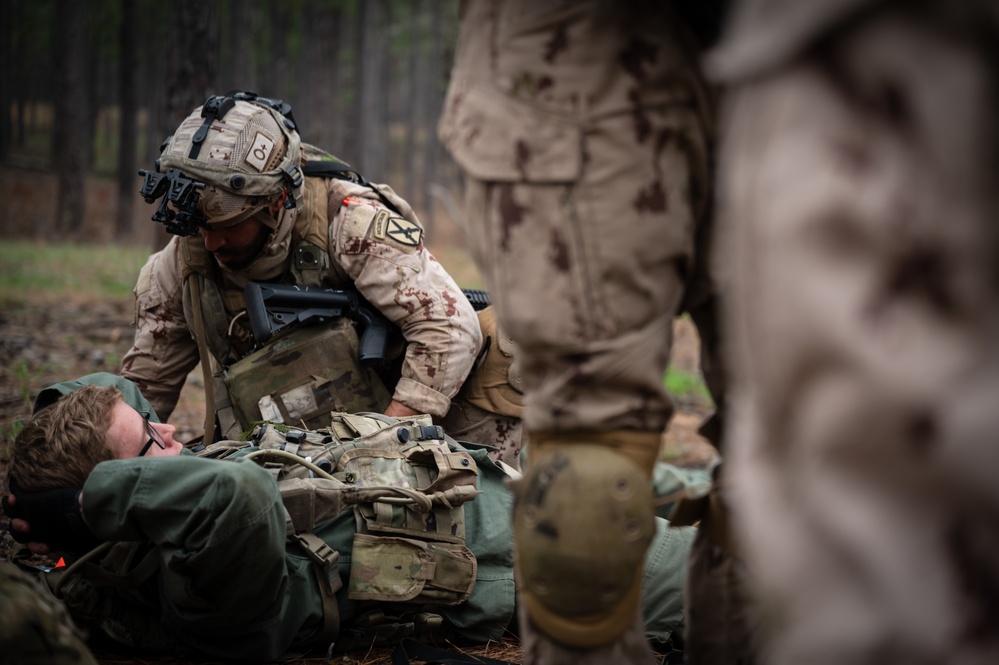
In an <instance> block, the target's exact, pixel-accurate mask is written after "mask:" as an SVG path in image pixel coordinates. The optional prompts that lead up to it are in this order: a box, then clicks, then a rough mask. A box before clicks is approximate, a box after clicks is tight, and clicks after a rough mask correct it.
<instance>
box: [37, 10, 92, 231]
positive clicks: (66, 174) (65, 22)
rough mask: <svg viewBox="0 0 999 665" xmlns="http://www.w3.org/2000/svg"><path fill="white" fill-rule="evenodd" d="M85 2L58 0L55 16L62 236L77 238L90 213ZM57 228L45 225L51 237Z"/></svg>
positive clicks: (59, 226)
mask: <svg viewBox="0 0 999 665" xmlns="http://www.w3.org/2000/svg"><path fill="white" fill-rule="evenodd" d="M85 4H86V3H85V2H84V0H59V1H58V2H57V3H56V11H55V13H54V18H53V20H54V22H55V26H54V33H55V35H56V43H57V44H58V45H59V46H60V48H58V49H57V53H58V55H57V56H56V71H57V80H58V81H59V86H58V89H57V91H56V95H55V97H56V134H55V142H54V148H55V150H54V162H55V164H56V170H57V182H58V185H57V186H58V190H57V193H56V219H55V220H53V221H54V227H55V228H54V230H55V232H56V235H57V236H58V237H60V238H66V237H78V236H79V234H80V233H81V232H82V230H83V213H84V210H85V200H84V196H85V191H84V186H83V185H84V179H85V177H84V176H85V173H84V169H85V161H84V157H85V152H84V141H85V140H86V136H85V134H86V125H85V122H86V117H85V113H86V83H85V78H86V71H85V67H86V62H87V60H86V38H87V35H86V7H85ZM52 226H53V224H52V223H49V224H43V225H41V227H40V230H41V231H42V235H43V236H44V237H51V235H52V234H51V231H52V230H53V229H52Z"/></svg>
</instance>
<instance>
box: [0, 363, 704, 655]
mask: <svg viewBox="0 0 999 665" xmlns="http://www.w3.org/2000/svg"><path fill="white" fill-rule="evenodd" d="M98 376H104V377H107V376H108V375H98ZM89 380H90V379H88V378H87V377H85V378H84V379H81V380H80V381H79V382H73V383H70V384H60V386H56V387H54V388H53V389H54V390H57V391H58V392H64V391H70V392H68V394H66V395H64V396H62V397H59V399H58V400H56V401H55V403H54V404H53V405H51V406H48V407H46V408H43V409H42V410H40V411H38V412H37V413H36V414H35V416H34V417H33V418H32V419H31V420H30V421H29V422H28V423H27V424H26V425H25V427H24V429H23V430H22V432H21V433H20V434H19V435H18V437H17V440H16V441H15V443H14V450H13V456H12V463H11V466H10V469H9V480H10V483H11V487H12V488H16V490H15V492H16V494H17V495H18V496H19V497H20V498H21V501H20V502H17V501H16V500H15V502H14V503H13V505H10V501H9V500H7V501H5V510H6V511H7V512H8V514H11V516H12V517H19V518H22V519H27V521H28V522H29V524H30V528H31V529H32V531H31V536H32V539H33V540H42V541H48V542H50V544H51V545H53V548H55V547H58V548H61V549H63V550H67V551H73V550H75V551H76V553H78V554H82V553H83V552H84V551H86V550H88V549H89V548H90V547H91V546H93V545H95V544H97V545H99V548H98V549H97V550H95V551H94V552H92V554H91V555H90V556H93V557H94V559H95V560H96V561H99V562H100V568H98V567H97V566H96V565H93V564H91V563H83V564H82V565H81V566H78V567H76V568H74V569H73V570H71V571H69V572H64V573H61V574H60V573H50V574H49V575H47V576H46V578H47V579H48V583H49V585H50V586H51V587H52V588H53V589H54V591H55V592H56V594H57V595H59V596H61V597H62V598H63V600H64V601H65V602H66V604H67V606H68V607H69V609H70V611H71V613H73V614H74V617H75V618H76V619H77V620H78V621H80V622H81V623H83V624H84V625H85V626H87V627H90V628H96V627H99V628H100V629H102V630H104V632H106V633H108V634H109V635H110V636H111V637H113V638H114V639H116V640H118V641H120V642H122V643H125V644H128V645H131V646H135V647H139V648H142V649H148V650H156V651H167V652H175V653H177V652H179V653H188V654H201V655H205V656H212V657H225V658H236V659H254V660H270V659H275V658H278V657H280V656H282V655H284V654H286V653H287V652H289V651H299V650H304V649H308V648H311V647H314V646H319V645H322V647H323V648H324V649H325V648H326V647H327V646H329V645H330V643H331V642H332V643H334V644H335V645H336V647H337V650H342V649H346V648H350V647H352V646H358V647H359V646H366V645H368V644H371V643H372V642H377V643H387V642H391V641H396V640H398V639H399V638H401V637H405V636H407V635H411V636H416V637H418V638H419V637H422V638H425V639H429V638H430V637H434V638H443V637H446V638H448V639H452V640H459V641H464V642H470V643H484V642H486V641H489V640H495V639H499V638H501V637H503V636H506V635H509V633H510V631H511V630H513V629H514V626H515V625H516V622H515V621H513V619H514V617H515V606H514V605H515V594H514V582H513V567H514V555H513V552H512V550H511V543H512V540H513V539H512V535H511V526H510V519H509V516H510V513H511V509H512V494H511V492H510V491H509V489H508V488H507V486H506V483H505V481H506V480H507V479H508V475H507V473H506V472H505V471H504V470H503V469H501V468H500V467H499V466H497V465H496V464H495V463H493V462H492V461H491V460H490V459H489V457H488V456H487V454H486V451H485V450H480V449H476V448H474V447H472V446H465V445H460V444H457V443H456V442H454V441H453V440H450V439H445V437H444V436H443V432H442V431H441V430H440V428H436V427H433V426H425V425H422V424H420V422H419V421H418V420H412V419H402V420H398V421H397V420H394V419H387V417H385V416H378V417H377V418H372V419H371V420H372V421H373V422H369V423H367V424H365V423H364V422H362V421H363V418H364V416H348V418H350V419H351V421H350V422H347V423H345V424H344V425H343V428H341V429H340V430H336V431H334V429H331V430H330V431H329V433H328V434H325V435H322V436H325V437H326V438H325V439H322V436H321V435H318V434H315V433H310V436H312V437H313V439H315V437H316V436H319V438H320V439H322V441H329V443H328V444H327V445H325V448H324V449H323V450H326V451H335V452H336V455H339V457H336V458H332V457H330V456H329V455H327V453H326V452H324V453H323V454H320V455H314V456H311V455H310V457H311V458H312V459H315V460H319V461H318V466H317V465H316V464H312V462H308V464H310V465H311V467H310V469H312V470H314V471H315V473H313V471H312V470H302V469H299V470H300V471H302V473H299V474H298V475H297V477H295V478H292V477H291V476H293V475H294V474H289V473H287V469H280V468H278V467H280V464H277V463H275V459H278V457H275V456H276V455H278V453H273V452H271V453H268V454H269V455H270V456H268V457H264V458H260V457H259V454H260V453H259V451H260V450H261V449H262V448H265V447H268V446H267V445H265V442H264V440H263V439H261V441H260V442H259V445H249V444H247V443H245V442H235V443H232V444H231V445H230V446H229V447H228V448H226V446H224V445H223V446H222V447H221V448H220V447H219V444H216V446H215V451H220V450H222V451H229V452H231V451H233V450H234V451H235V454H231V455H230V457H233V458H235V459H233V460H231V461H230V460H218V459H210V458H205V457H199V456H198V455H195V454H193V453H192V452H191V451H189V450H187V449H185V448H184V446H183V445H181V444H180V443H179V442H178V441H176V440H175V439H174V438H173V434H174V431H175V428H174V427H173V426H172V425H167V424H162V423H158V422H156V419H155V415H154V414H151V413H149V410H148V403H145V402H144V400H141V396H139V395H137V392H136V391H134V387H133V386H128V384H127V382H124V380H121V379H115V380H112V381H111V382H112V383H117V384H119V385H121V386H123V387H125V388H126V390H125V391H124V392H125V394H127V395H128V396H129V397H128V398H123V391H121V390H119V389H118V388H117V387H114V386H96V385H83V386H82V387H79V386H81V385H82V384H85V383H88V381H89ZM43 394H48V395H51V394H52V393H51V391H47V392H46V393H43ZM144 410H145V412H144ZM428 422H429V421H428ZM348 426H349V427H348ZM344 428H347V429H344ZM349 428H355V430H356V431H354V434H355V435H356V439H355V440H350V439H349V437H347V436H345V435H344V432H345V431H347V430H348V429H349ZM365 428H368V431H367V433H365V432H364V431H361V430H364V429H365ZM269 431H270V432H271V433H272V434H273V432H274V431H275V430H273V429H272V430H269ZM299 432H301V431H299ZM295 433H296V432H295V431H293V430H289V431H287V432H285V433H284V434H282V439H281V445H280V447H281V448H287V450H284V451H281V454H283V455H288V456H293V457H294V456H295V455H293V452H294V451H295V450H299V447H300V446H306V445H307V442H306V441H305V440H304V437H305V433H302V434H301V436H297V435H296V436H295V437H292V434H295ZM424 435H425V438H424V439H421V436H424ZM386 436H388V437H392V440H393V441H395V442H396V443H395V444H394V445H395V447H396V448H398V449H400V450H401V449H405V450H407V451H410V452H407V453H406V454H407V455H409V457H407V458H406V465H405V466H406V468H407V469H408V468H409V467H412V466H417V467H418V466H419V465H420V464H422V463H423V462H422V461H421V460H425V459H430V458H433V459H435V460H437V462H432V463H430V464H431V467H432V468H431V469H430V473H429V476H428V477H429V478H430V479H431V480H433V479H435V478H438V479H439V478H443V477H444V475H445V474H446V473H451V471H449V469H450V470H456V471H455V473H456V474H457V475H454V476H453V477H455V478H465V479H466V480H467V479H468V478H471V483H472V484H471V485H469V486H468V488H467V489H470V490H471V492H467V491H464V489H465V488H462V487H461V486H460V482H456V483H453V485H454V486H453V487H452V486H445V485H446V484H440V483H436V481H435V483H436V484H435V487H434V488H432V489H433V490H434V491H425V492H424V490H423V489H421V490H420V492H423V493H422V494H420V493H419V492H417V491H416V490H412V489H405V490H403V489H398V488H396V493H395V494H394V495H392V496H386V495H384V493H383V494H382V495H381V496H376V495H377V493H378V490H379V488H378V487H373V486H371V484H370V483H369V484H368V485H367V486H365V485H364V483H361V482H359V481H357V478H362V477H364V474H365V473H369V474H370V473H372V469H375V471H374V473H376V475H377V473H378V471H377V469H380V468H383V467H384V466H385V464H387V460H388V461H390V460H389V458H391V457H392V455H391V454H390V453H391V451H389V452H385V451H387V450H389V449H388V448H384V449H379V450H381V452H375V453H370V452H366V451H370V450H373V449H375V448H377V446H378V445H381V444H379V443H377V441H381V440H384V439H385V437H386ZM264 438H266V437H264ZM358 442H366V443H358ZM417 443H419V445H420V449H419V454H413V453H412V452H411V451H412V450H413V448H412V446H413V445H415V444H417ZM269 447H270V448H271V449H274V448H275V447H274V446H269ZM302 450H305V448H302ZM344 450H348V451H349V452H347V453H343V452H342V451H344ZM289 451H292V452H289ZM254 453H256V454H257V455H258V457H257V459H251V458H252V457H254ZM341 453H342V454H341ZM330 454H332V452H331V453H330ZM327 458H329V459H333V463H329V462H328V460H327ZM259 459H264V461H265V463H264V464H258V463H256V462H257V461H258V460H259ZM303 459H304V458H303ZM345 460H348V461H345ZM349 460H354V462H355V465H357V464H359V465H360V466H355V467H351V466H350V464H349ZM441 460H445V461H444V462H441ZM324 462H327V464H326V467H323V463H324ZM433 464H438V466H436V467H433V466H432V465H433ZM292 466H294V465H292ZM323 468H325V469H327V470H329V471H332V472H333V473H332V475H330V474H326V475H325V476H323V477H315V478H310V477H309V476H315V475H317V474H323V473H324V472H323V470H322V469H323ZM357 469H360V470H357ZM282 474H284V475H282ZM462 474H464V475H462ZM469 474H470V475H469ZM327 477H328V479H327ZM289 482H292V483H293V484H294V483H297V484H296V485H295V487H297V488H298V490H301V491H299V492H298V494H296V495H295V496H296V497H298V498H297V499H296V501H297V503H294V502H293V501H292V500H291V499H289V494H290V493H289V492H288V491H287V487H288V483H289ZM461 482H464V481H461ZM386 484H388V483H386ZM414 486H415V484H414ZM65 488H82V490H70V491H68V492H67V491H65ZM359 488H360V489H359ZM382 489H384V488H382ZM46 490H63V494H62V496H64V497H67V496H68V497H69V498H70V500H69V501H68V503H65V504H63V505H62V506H61V507H59V508H57V509H55V510H53V509H51V507H50V508H49V509H47V511H45V512H44V513H38V512H35V513H22V512H19V509H20V510H24V509H26V508H27V507H28V506H29V503H32V502H31V501H29V498H36V497H37V496H38V493H40V492H43V491H46ZM341 490H342V491H341ZM309 491H311V492H312V494H309ZM365 491H367V494H365ZM282 492H284V495H285V496H284V498H283V496H282ZM303 492H304V493H303ZM417 494H419V496H417ZM334 495H335V496H336V497H339V499H337V500H338V501H341V504H336V506H335V507H331V506H332V504H328V503H327V504H323V503H322V502H323V500H324V498H323V497H326V498H327V499H328V497H330V496H334ZM445 495H446V497H450V501H449V500H448V499H447V498H444V499H441V497H442V496H445ZM303 496H304V497H306V499H307V501H305V502H303V500H302V497H303ZM417 499H418V500H417ZM310 501H311V503H309V502H310ZM292 503H294V506H292V505H291V504H292ZM424 503H425V504H426V505H423V504H424ZM306 504H307V505H308V508H309V510H312V511H313V512H312V513H311V514H312V519H311V520H310V521H309V522H308V523H304V524H303V522H302V521H301V517H300V516H301V513H302V507H303V506H304V505H306ZM35 505H37V503H36V504H35ZM609 509H613V510H616V511H618V514H619V515H621V516H622V517H621V520H620V522H621V529H622V534H625V533H626V531H627V529H628V528H629V527H628V525H629V523H630V520H629V519H628V515H630V514H631V513H632V512H635V511H642V510H651V507H650V502H649V501H648V497H639V499H638V500H632V499H629V498H625V499H623V500H622V503H621V504H620V505H618V506H612V507H609ZM331 513H332V514H331ZM42 514H44V515H46V517H41V515H42ZM380 516H381V517H385V516H387V522H386V521H385V520H381V519H380ZM400 516H402V517H401V518H400ZM414 516H415V518H416V522H415V523H416V526H417V531H416V532H415V533H414V531H413V530H412V528H410V527H411V524H407V523H406V520H410V522H412V520H413V518H414ZM74 520H75V525H76V527H77V529H76V531H75V534H76V535H75V536H74V537H72V538H65V537H64V536H65V531H66V529H67V528H70V527H71V526H72V525H73V524H74ZM448 520H450V521H448ZM656 521H657V525H656V533H655V534H654V536H653V540H652V545H651V547H650V549H649V554H648V556H647V558H646V567H645V571H644V577H643V602H644V613H645V619H646V625H647V627H648V631H649V638H650V639H654V640H657V641H661V642H667V641H669V640H670V638H671V637H674V638H679V636H680V635H682V621H683V612H682V597H683V580H684V564H685V561H686V558H687V553H688V551H689V548H690V543H691V541H692V539H693V530H692V529H689V528H683V529H670V528H668V524H667V523H666V521H665V520H661V519H658V520H656ZM313 522H315V523H314V524H313ZM442 522H445V523H447V524H448V525H449V526H448V527H447V528H442ZM21 526H22V528H24V526H23V522H22V523H21ZM303 526H304V528H303ZM56 529H58V533H57V532H56ZM420 529H425V532H423V533H422V534H421V533H420ZM608 537H616V536H615V535H614V534H609V536H608ZM621 537H626V536H625V535H621ZM21 538H22V539H23V538H24V534H21ZM101 543H104V544H103V545H101ZM110 543H118V544H117V545H114V546H111V545H110ZM78 571H79V572H78ZM59 575H61V576H62V577H61V579H60V577H59ZM600 577H601V575H600V571H598V570H597V571H594V573H593V578H592V579H591V580H580V584H599V579H600Z"/></svg>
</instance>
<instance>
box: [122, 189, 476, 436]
mask: <svg viewBox="0 0 999 665" xmlns="http://www.w3.org/2000/svg"><path fill="white" fill-rule="evenodd" d="M313 181H316V179H308V180H307V183H313ZM318 182H319V183H320V184H319V185H318V187H319V190H318V191H317V192H316V195H315V196H307V197H306V200H305V205H304V207H303V208H302V209H301V210H297V211H295V210H285V211H283V213H282V218H281V220H280V222H279V225H278V228H277V229H276V230H275V232H274V233H273V234H272V238H271V242H270V244H269V245H268V246H267V247H265V248H264V250H263V251H262V252H261V254H262V256H261V259H260V260H259V261H257V262H255V263H254V264H252V265H251V266H250V267H249V268H248V269H246V270H243V271H239V272H232V271H228V270H226V269H224V268H221V267H220V268H219V271H218V273H219V276H218V280H219V284H218V285H219V289H220V290H221V291H222V292H223V294H225V293H226V292H236V293H241V292H242V289H243V286H244V285H245V284H246V282H247V281H249V280H255V281H278V280H281V279H288V278H290V277H291V274H290V272H288V261H287V258H288V255H289V252H290V251H291V247H290V244H291V237H292V236H291V233H292V228H293V227H294V225H295V220H296V217H297V216H300V215H301V216H311V215H312V214H313V212H314V211H313V210H312V208H311V206H314V205H315V206H325V207H326V208H327V209H328V219H329V227H328V229H322V230H321V232H322V233H324V234H326V235H328V257H326V259H324V261H325V263H326V264H327V265H329V266H330V271H331V274H335V275H336V277H337V278H338V279H340V280H347V281H349V282H351V283H353V285H354V286H355V287H356V288H357V290H358V291H359V292H360V293H361V294H362V295H363V296H364V297H365V298H366V299H367V300H368V301H369V302H370V303H371V304H372V305H374V306H375V307H377V308H378V309H379V310H380V311H381V312H382V313H383V314H384V315H385V316H386V317H387V318H388V319H389V320H390V321H392V322H393V323H395V324H397V325H399V326H400V327H401V328H402V331H403V335H404V336H405V338H406V340H407V341H408V343H409V344H408V347H407V350H406V356H405V360H404V362H403V366H402V376H401V379H400V380H399V382H398V384H397V385H396V387H395V391H394V394H393V397H394V398H395V399H396V400H398V401H400V402H402V403H403V404H405V405H407V406H409V407H410V408H413V409H415V410H417V411H420V412H424V413H429V414H432V415H435V416H443V415H444V414H445V413H447V410H448V408H449V407H450V403H451V397H453V396H454V395H455V394H456V393H457V392H458V389H459V388H460V387H461V384H462V382H463V381H464V379H465V377H466V376H467V375H468V373H469V371H470V370H471V368H472V363H473V362H474V361H475V358H476V355H477V354H478V352H479V347H480V344H481V336H480V332H479V325H478V320H477V318H476V315H475V312H474V311H473V309H472V307H471V305H470V304H469V303H468V301H467V299H466V298H465V297H464V295H463V294H462V293H461V289H460V288H459V287H458V286H457V284H455V282H454V280H453V279H452V278H451V276H450V275H448V274H447V272H446V271H445V270H444V268H443V267H442V266H441V265H440V263H438V262H437V260H436V259H435V258H434V257H433V256H432V255H431V254H430V252H429V251H428V250H427V249H426V247H425V246H424V245H423V242H422V231H420V232H419V233H411V234H408V235H407V234H401V235H400V234H399V233H393V232H392V229H387V228H386V227H385V226H384V224H383V222H384V219H383V217H384V215H383V213H384V214H388V213H389V211H388V210H387V209H386V208H385V207H384V205H383V204H382V203H381V201H380V200H379V199H378V197H377V195H376V194H375V193H374V192H372V191H371V190H370V189H368V188H365V187H361V186H358V185H354V184H352V183H348V182H343V181H339V180H325V181H318ZM309 187H310V188H316V187H317V185H315V184H314V183H313V184H310V185H309ZM382 187H384V186H382ZM307 193H308V192H307ZM393 196H394V195H393ZM400 201H401V199H400ZM326 213H327V210H324V211H323V214H324V216H326ZM392 216H393V217H397V215H395V213H392ZM407 223H408V222H407ZM413 229H414V230H419V229H418V226H413ZM195 240H196V239H195ZM184 242H187V241H186V240H184V239H180V238H175V239H173V240H172V241H171V242H170V244H168V245H167V247H165V248H164V249H163V250H161V251H160V252H157V253H156V254H154V255H152V256H151V257H150V258H149V261H148V262H147V263H146V265H145V267H144V268H143V269H142V272H141V273H140V275H139V279H138V282H137V284H136V287H135V294H136V334H135V342H134V344H133V346H132V348H131V349H130V350H129V351H128V352H127V353H126V355H125V358H124V359H123V363H122V374H123V375H124V376H125V377H127V378H129V379H131V380H132V381H134V382H135V383H136V384H137V385H138V386H139V387H140V389H141V390H142V392H143V394H144V395H145V396H146V397H147V398H148V399H149V401H150V402H152V404H153V405H154V406H155V407H156V411H157V413H159V414H160V416H161V417H162V418H168V417H169V415H170V414H171V413H172V412H173V409H174V407H175V406H176V402H177V398H178V396H179V394H180V388H181V387H182V385H183V383H184V379H185V378H186V376H187V374H188V372H190V370H191V369H193V368H194V367H195V365H197V363H198V350H197V345H196V343H195V341H194V340H193V339H192V338H191V326H192V325H193V324H192V322H190V321H188V320H186V318H185V315H184V302H183V265H184V258H183V248H182V243H184ZM275 257H280V261H276V260H274V259H275ZM335 285H336V284H335V283H334V284H331V286H335ZM233 302H235V300H232V299H228V298H227V299H226V304H227V305H229V306H232V304H231V303H233ZM224 313H225V314H226V315H227V317H228V319H227V320H229V321H231V320H232V319H233V318H234V317H235V316H236V315H237V314H238V313H239V310H238V309H233V310H232V311H230V310H229V309H228V308H227V309H226V311H225V312H224ZM241 325H245V324H241ZM236 329H237V330H238V329H239V325H237V326H236ZM244 334H245V333H244Z"/></svg>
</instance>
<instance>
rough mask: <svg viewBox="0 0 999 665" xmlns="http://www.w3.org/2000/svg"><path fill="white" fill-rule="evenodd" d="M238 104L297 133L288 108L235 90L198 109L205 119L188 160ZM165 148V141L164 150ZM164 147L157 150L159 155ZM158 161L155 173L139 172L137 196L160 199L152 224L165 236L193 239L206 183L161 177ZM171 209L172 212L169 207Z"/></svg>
mask: <svg viewBox="0 0 999 665" xmlns="http://www.w3.org/2000/svg"><path fill="white" fill-rule="evenodd" d="M237 101H245V102H256V103H257V104H261V105H263V106H266V107H268V108H270V109H272V110H274V111H277V112H278V113H280V114H281V116H282V117H283V118H284V125H285V127H286V128H288V129H289V130H291V131H294V132H297V131H298V123H297V122H295V116H294V115H292V112H291V105H290V104H288V103H287V102H283V101H281V100H280V99H271V98H268V97H260V96H258V95H257V93H255V92H250V91H238V90H234V91H232V92H229V93H227V94H225V95H213V96H211V97H209V98H208V99H207V101H205V103H204V106H202V108H201V117H202V118H204V119H205V121H204V123H202V125H201V127H200V128H199V129H198V131H197V132H195V134H194V137H193V138H192V139H191V151H190V153H189V154H188V158H189V159H197V157H198V154H199V153H200V152H201V145H202V144H203V143H204V141H205V138H206V137H207V136H208V130H209V128H210V127H211V125H212V122H214V121H215V120H217V119H221V118H223V117H224V116H225V114H226V113H228V112H229V110H230V109H232V107H233V106H235V105H236V102H237ZM165 146H166V142H165V141H164V143H163V147H165ZM163 147H161V148H160V150H161V151H162V149H163ZM159 171H160V160H158V159H157V160H156V171H147V170H146V169H139V175H140V176H142V177H143V182H142V188H141V189H140V190H139V194H140V195H141V196H142V198H143V199H144V200H145V202H146V203H155V202H156V199H158V198H160V197H162V199H163V200H162V201H160V204H159V206H157V208H156V212H154V213H153V216H152V220H153V221H154V222H159V223H160V224H163V225H164V226H165V227H166V230H167V232H168V233H172V234H173V235H177V236H194V235H197V234H198V229H199V228H202V227H203V226H205V222H206V219H205V216H204V215H202V214H201V211H200V210H199V209H198V201H199V200H200V198H201V190H203V189H204V188H205V187H206V183H205V182H204V181H201V180H195V179H193V178H189V177H187V176H186V175H185V174H184V173H183V172H181V171H180V170H179V169H167V172H166V173H160V172H159ZM291 184H292V185H293V186H295V187H298V186H301V184H302V183H301V175H300V174H299V175H298V180H297V181H295V182H292V183H291ZM171 204H172V206H173V208H171V207H170V206H171ZM285 206H286V207H293V206H294V202H293V201H292V200H291V197H289V198H288V199H287V200H286V201H285Z"/></svg>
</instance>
